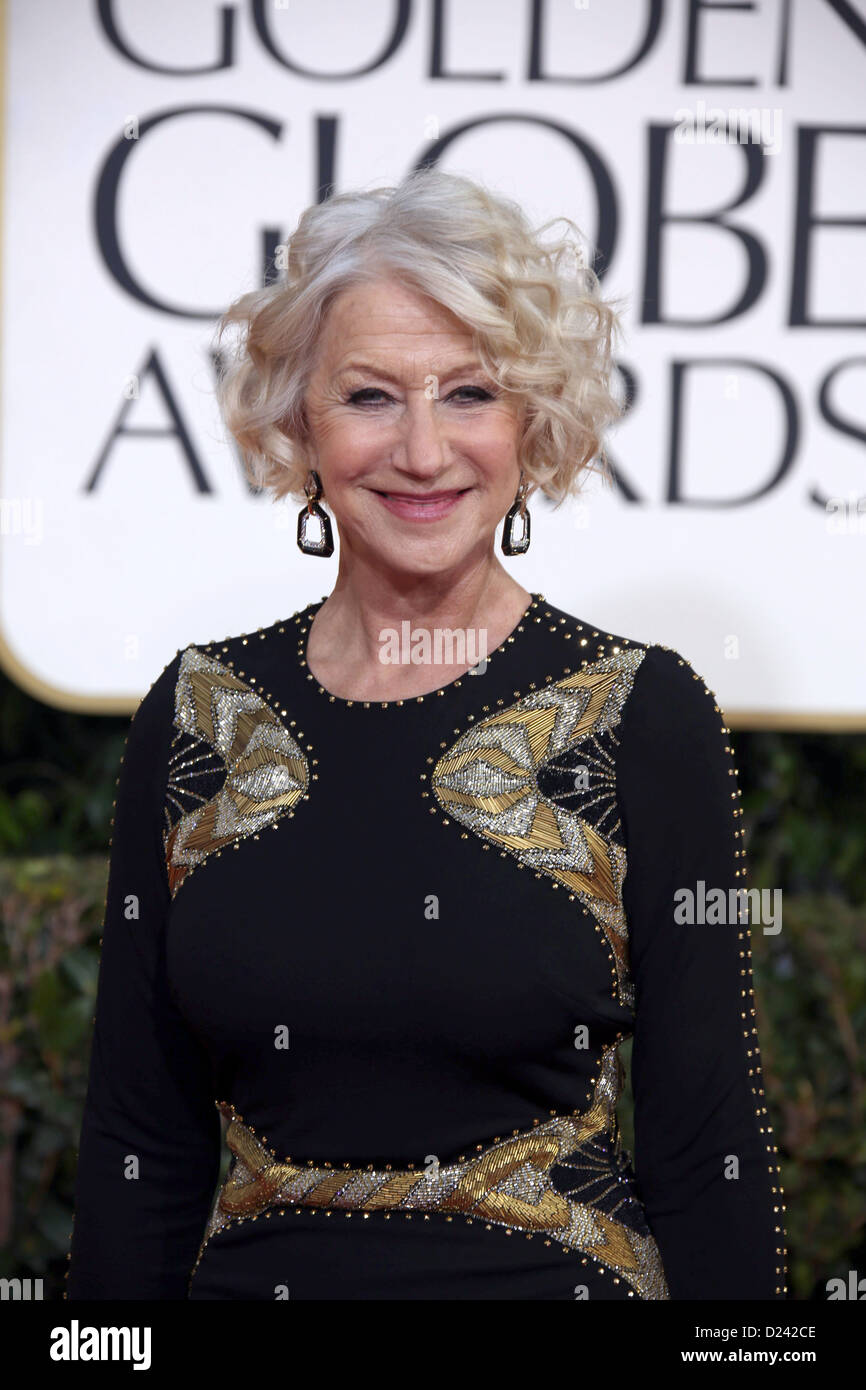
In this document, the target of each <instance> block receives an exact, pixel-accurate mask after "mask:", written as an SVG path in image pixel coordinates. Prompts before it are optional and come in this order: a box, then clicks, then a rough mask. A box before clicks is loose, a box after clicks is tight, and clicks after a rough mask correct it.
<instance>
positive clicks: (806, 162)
mask: <svg viewBox="0 0 866 1390" xmlns="http://www.w3.org/2000/svg"><path fill="white" fill-rule="evenodd" d="M822 135H866V126H862V125H861V126H844V125H823V126H818V125H811V126H801V127H800V130H799V132H798V137H799V138H798V140H797V203H796V213H795V220H794V251H793V255H792V257H791V303H790V309H789V311H788V323H789V324H790V325H791V327H792V328H804V327H808V328H866V319H843V318H835V319H816V318H813V317H810V316H809V308H808V305H809V263H810V255H811V251H812V241H811V233H812V228H813V227H864V226H866V217H838V216H837V217H818V216H817V214H816V213H815V212H814V211H813V208H812V199H813V197H814V190H815V152H816V150H817V149H818V139H819V137H820V136H822ZM860 157H861V159H862V151H861V155H860Z"/></svg>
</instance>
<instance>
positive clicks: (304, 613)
mask: <svg viewBox="0 0 866 1390" xmlns="http://www.w3.org/2000/svg"><path fill="white" fill-rule="evenodd" d="M327 598H328V595H327V594H323V595H322V597H321V598H320V599H319V601H318V603H311V604H308V605H307V607H306V608H304V609H302V610H301V612H300V613H298V614H297V616H296V617H295V622H296V624H297V625H298V629H299V630H298V646H297V657H298V665H299V666H300V667H301V669H302V670H303V672H304V674H305V675H306V678H307V680H308V681H309V683H310V685H311V686H312V687H313V689H314V690H315V691H317V692H318V693H319V694H320V695H322V696H324V697H325V699H327V700H328V701H329V703H330V704H333V705H346V706H347V707H348V706H350V705H354V706H356V707H357V708H359V709H398V708H403V707H405V706H407V705H421V704H423V703H424V702H425V700H433V699H435V698H436V697H437V696H447V695H449V694H450V693H451V692H452V691H455V690H459V689H460V687H461V686H462V684H463V682H464V680H466V679H469V680H472V679H474V678H473V677H472V676H471V675H470V674H469V671H471V670H473V669H474V668H472V667H470V668H469V671H464V673H463V675H462V676H457V677H456V678H455V679H454V680H452V681H448V682H447V683H446V684H445V685H441V686H439V688H438V690H427V691H425V692H424V694H423V695H404V696H403V697H402V698H401V699H399V700H356V699H353V700H350V699H347V698H346V696H344V695H334V694H332V692H331V691H330V690H328V689H327V687H326V686H324V685H322V684H321V682H320V681H318V680H317V679H316V677H315V676H314V675H313V673H312V671H311V670H310V668H309V666H308V665H307V642H308V641H309V633H310V628H311V627H312V624H313V619H314V618H315V616H316V614H317V613H318V611H319V609H320V608H321V606H322V604H323V603H324V602H325V600H326V599H327ZM544 602H545V599H544V594H537V593H533V594H532V597H531V599H530V602H529V603H528V605H527V607H526V608H525V609H524V611H523V613H522V614H521V616H520V617H519V618H518V620H517V622H516V624H515V625H514V627H513V628H512V629H511V631H510V632H509V634H508V636H507V637H505V638H504V639H503V641H502V642H500V644H499V646H498V647H495V648H494V650H493V651H492V652H488V653H487V656H486V659H487V663H488V665H489V663H490V662H491V661H493V660H494V659H496V658H500V659H501V657H502V655H504V653H505V652H506V651H507V649H508V648H509V646H511V645H513V644H514V643H515V642H516V641H517V640H518V637H519V636H520V634H521V633H522V632H523V631H524V629H525V626H526V623H527V622H528V621H529V619H530V618H531V617H532V616H533V613H534V610H535V609H536V608H538V607H539V605H540V604H542V603H544Z"/></svg>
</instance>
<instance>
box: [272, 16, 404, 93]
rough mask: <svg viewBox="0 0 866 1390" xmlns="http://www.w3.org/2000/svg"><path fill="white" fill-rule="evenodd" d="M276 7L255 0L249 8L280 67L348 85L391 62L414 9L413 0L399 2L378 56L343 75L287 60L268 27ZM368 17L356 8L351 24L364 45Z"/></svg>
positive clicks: (342, 73)
mask: <svg viewBox="0 0 866 1390" xmlns="http://www.w3.org/2000/svg"><path fill="white" fill-rule="evenodd" d="M289 3H290V4H295V3H297V0H289ZM273 8H274V6H273V0H269V3H268V4H267V5H266V4H265V0H252V4H251V5H250V13H251V15H252V20H253V25H254V26H255V31H256V33H257V34H258V36H259V38H260V40H261V42H262V47H263V48H264V49H266V50H267V52H268V53H270V55H271V57H272V58H273V59H275V61H276V62H278V63H279V64H280V67H283V68H288V70H289V72H294V73H297V74H298V76H299V77H314V78H316V80H317V81H319V82H345V81H347V80H348V79H349V78H352V77H365V76H366V75H367V74H368V73H371V72H375V71H376V70H377V68H382V67H384V66H385V64H386V63H388V62H390V60H391V58H392V57H393V56H394V54H395V53H396V52H397V49H398V48H399V47H400V45H401V44H402V42H403V39H404V38H405V36H406V30H407V29H408V27H409V16H410V14H411V9H412V7H411V4H410V0H396V12H395V15H394V23H393V25H392V28H391V36H390V38H389V39H388V40H387V42H386V43H385V47H384V48H383V49H382V51H381V53H379V55H378V56H377V57H375V58H371V59H370V61H369V62H367V63H364V64H363V65H362V66H361V67H357V68H348V69H347V70H345V71H344V72H315V71H314V70H313V69H312V68H302V67H301V65H300V63H295V62H293V61H292V59H291V58H288V57H287V56H286V55H285V53H283V52H281V50H280V49H279V48H277V45H276V43H275V42H274V38H273V36H272V34H271V31H270V29H269V28H268V21H267V13H268V11H270V10H273ZM359 15H363V16H364V22H363V23H357V22H356V17H357V16H359ZM369 18H370V11H369V9H368V8H367V6H357V7H353V15H352V23H353V25H354V29H355V32H356V33H357V35H358V38H359V39H360V40H361V41H362V42H364V41H365V30H366V29H367V27H368V23H369Z"/></svg>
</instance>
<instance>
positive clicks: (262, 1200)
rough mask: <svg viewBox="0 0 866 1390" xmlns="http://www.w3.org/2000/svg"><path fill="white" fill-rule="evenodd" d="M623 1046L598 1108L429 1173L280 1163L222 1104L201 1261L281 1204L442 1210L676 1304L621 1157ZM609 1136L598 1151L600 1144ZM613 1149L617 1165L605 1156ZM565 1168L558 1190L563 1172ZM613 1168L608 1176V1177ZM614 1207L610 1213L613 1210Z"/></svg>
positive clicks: (612, 1054)
mask: <svg viewBox="0 0 866 1390" xmlns="http://www.w3.org/2000/svg"><path fill="white" fill-rule="evenodd" d="M617 1046H618V1044H612V1045H609V1046H607V1047H605V1048H603V1049H602V1055H601V1059H600V1062H599V1068H598V1076H597V1078H596V1079H595V1082H594V1089H593V1094H592V1101H591V1104H590V1106H589V1108H588V1109H586V1110H584V1111H582V1112H581V1111H575V1112H574V1114H573V1115H554V1116H553V1118H552V1119H550V1120H547V1121H545V1122H544V1123H543V1124H537V1125H536V1127H534V1128H533V1129H531V1130H527V1131H523V1132H520V1131H515V1133H514V1134H513V1136H512V1137H511V1138H509V1139H503V1140H499V1141H495V1142H494V1143H493V1144H491V1145H489V1146H488V1147H486V1148H484V1147H482V1146H481V1145H479V1146H478V1148H479V1150H480V1152H478V1154H477V1156H476V1157H474V1158H470V1159H461V1160H460V1161H458V1162H456V1163H451V1164H447V1165H443V1166H435V1167H433V1168H430V1169H425V1170H422V1171H419V1170H417V1169H415V1168H403V1169H400V1168H396V1169H395V1168H394V1167H392V1166H390V1165H389V1166H388V1167H387V1168H379V1169H375V1168H372V1167H369V1168H352V1167H350V1166H349V1165H348V1164H347V1165H345V1166H344V1167H339V1166H334V1165H332V1164H320V1165H313V1164H300V1163H292V1162H290V1161H288V1160H287V1161H285V1162H281V1161H280V1160H279V1159H277V1157H276V1155H275V1154H274V1153H273V1151H272V1150H270V1149H267V1148H266V1147H265V1145H264V1144H263V1143H262V1142H261V1140H259V1139H258V1138H257V1136H256V1134H255V1133H254V1131H253V1130H252V1129H251V1128H249V1127H248V1126H246V1125H245V1124H244V1123H243V1122H242V1120H241V1117H240V1116H239V1115H238V1114H237V1113H236V1112H235V1110H234V1107H233V1106H232V1105H230V1104H228V1103H227V1102H218V1105H219V1109H220V1110H221V1112H222V1113H223V1114H224V1115H225V1116H226V1118H227V1119H228V1121H229V1127H228V1132H227V1135H226V1142H227V1144H228V1146H229V1148H230V1149H231V1151H232V1154H233V1155H234V1158H233V1162H232V1166H231V1169H230V1171H229V1173H228V1175H227V1177H226V1179H225V1182H224V1183H223V1185H222V1188H221V1189H220V1192H219V1195H218V1197H217V1200H216V1202H215V1204H214V1207H213V1211H212V1213H211V1217H210V1220H209V1221H208V1225H207V1228H206V1231H205V1235H204V1239H203V1241H202V1244H201V1248H200V1250H199V1255H198V1259H197V1260H196V1264H195V1267H194V1269H193V1274H194V1273H195V1269H197V1268H198V1265H199V1262H200V1260H201V1257H202V1253H203V1251H204V1248H205V1246H206V1244H207V1242H208V1241H209V1240H210V1238H211V1237H212V1236H213V1235H215V1234H216V1233H217V1232H218V1231H221V1230H224V1229H225V1228H226V1227H228V1226H230V1225H232V1224H234V1223H236V1222H237V1221H242V1220H249V1219H253V1220H255V1219H256V1218H257V1217H259V1216H260V1215H262V1214H263V1213H265V1212H269V1211H270V1210H271V1209H273V1208H282V1207H285V1206H287V1205H292V1206H294V1207H296V1208H297V1209H298V1210H301V1209H304V1208H306V1209H308V1210H312V1211H316V1210H327V1211H328V1213H329V1214H330V1212H331V1211H342V1212H344V1213H346V1214H347V1215H348V1214H350V1213H351V1212H353V1211H357V1212H364V1213H371V1212H384V1213H387V1212H402V1213H404V1214H405V1215H407V1216H408V1215H410V1214H412V1213H421V1214H424V1213H430V1212H440V1213H443V1214H445V1215H448V1216H451V1215H459V1216H464V1217H467V1218H469V1219H472V1220H478V1221H484V1222H485V1223H487V1224H488V1225H495V1226H502V1227H505V1228H506V1229H507V1230H508V1231H509V1232H511V1231H523V1232H526V1233H528V1234H543V1235H546V1236H548V1237H550V1238H552V1239H554V1240H557V1241H559V1242H560V1244H561V1245H562V1246H563V1249H564V1250H566V1251H574V1252H576V1253H578V1254H585V1255H588V1256H590V1257H591V1258H592V1259H594V1260H595V1261H596V1262H597V1263H598V1264H599V1265H600V1266H601V1267H602V1269H603V1270H604V1269H607V1270H609V1271H612V1272H613V1273H614V1274H615V1275H616V1276H617V1277H618V1278H621V1279H622V1280H624V1281H625V1282H626V1283H628V1284H629V1286H630V1287H631V1288H632V1289H633V1290H634V1291H635V1292H636V1293H637V1295H638V1297H640V1298H644V1299H667V1298H669V1297H670V1294H669V1291H668V1288H667V1283H666V1280H665V1276H664V1271H663V1269H662V1264H661V1259H660V1256H659V1252H658V1248H657V1246H656V1243H655V1240H654V1238H653V1236H652V1234H651V1232H650V1231H649V1227H648V1226H647V1225H646V1220H645V1217H644V1215H643V1211H642V1208H641V1207H640V1204H639V1203H638V1202H637V1200H636V1199H635V1197H634V1196H633V1194H632V1193H631V1191H630V1189H629V1178H628V1175H627V1173H626V1171H625V1168H624V1165H623V1163H622V1159H621V1151H620V1142H619V1131H618V1128H617V1123H616V1104H617V1100H618V1098H619V1094H620V1091H621V1088H622V1079H623V1068H622V1063H621V1061H620V1058H619V1054H618V1051H617ZM600 1138H601V1139H603V1140H606V1141H608V1143H607V1144H602V1146H601V1150H599V1146H598V1140H599V1139H600ZM611 1150H613V1151H614V1152H615V1158H610V1157H605V1158H603V1159H602V1158H601V1157H600V1153H601V1152H603V1153H604V1154H605V1155H607V1154H608V1153H609V1152H610V1151H611ZM555 1168H558V1169H559V1170H560V1175H561V1176H560V1178H559V1180H558V1182H557V1183H556V1184H555V1183H554V1180H553V1170H554V1169H555ZM568 1170H574V1171H576V1172H578V1173H581V1172H584V1171H589V1172H590V1174H591V1177H590V1179H589V1181H583V1182H582V1183H578V1184H577V1186H576V1188H575V1189H574V1190H578V1191H582V1192H583V1193H584V1194H586V1193H587V1192H588V1191H592V1189H593V1187H595V1188H600V1189H601V1191H600V1192H599V1193H598V1195H597V1196H596V1197H593V1198H592V1199H591V1200H586V1201H578V1200H576V1199H575V1197H574V1196H573V1195H572V1193H571V1192H570V1191H568V1190H563V1188H562V1186H561V1182H562V1180H563V1179H564V1180H565V1181H569V1180H570V1179H569V1177H568ZM602 1173H603V1178H601V1177H600V1175H601V1174H602ZM605 1208H607V1210H605Z"/></svg>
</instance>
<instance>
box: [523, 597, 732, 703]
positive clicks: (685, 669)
mask: <svg viewBox="0 0 866 1390" xmlns="http://www.w3.org/2000/svg"><path fill="white" fill-rule="evenodd" d="M539 597H540V599H541V602H540V603H539V604H538V606H537V608H536V609H535V621H536V622H537V623H542V624H546V625H547V630H548V632H549V634H550V637H551V640H552V641H564V642H567V643H569V646H571V645H572V644H574V651H576V652H578V653H579V660H578V663H577V665H576V666H575V671H577V670H579V671H581V672H583V673H587V672H589V673H590V674H595V673H598V674H599V675H603V674H604V673H605V672H607V671H609V670H611V669H615V668H619V669H620V670H621V671H622V672H623V676H624V680H625V683H626V685H627V695H628V700H627V702H626V701H624V702H623V704H624V706H625V705H626V704H627V705H628V706H629V707H630V708H631V709H632V711H633V712H637V713H638V714H639V716H640V720H641V722H645V721H650V720H652V722H653V724H654V725H655V726H656V727H659V726H660V725H664V726H665V727H667V728H671V727H672V726H675V725H676V722H677V719H678V718H680V717H681V716H683V715H686V714H692V715H693V714H694V713H695V712H696V711H697V712H701V711H702V710H703V708H704V707H705V706H706V704H707V702H708V701H709V706H710V709H712V710H713V712H714V713H716V714H717V715H721V714H722V710H721V707H720V706H719V704H718V702H717V698H716V693H715V691H714V690H712V689H711V688H710V686H709V685H708V683H707V681H706V680H705V679H704V677H703V675H702V674H701V673H700V672H699V671H698V670H697V669H696V668H695V666H694V665H693V663H692V662H691V661H690V660H689V658H688V657H687V656H686V655H684V654H683V652H681V651H680V650H679V649H678V648H676V647H670V646H668V645H666V644H665V643H664V642H658V641H654V640H652V639H651V638H646V637H639V636H636V635H627V634H625V633H623V632H617V631H613V630H611V629H609V628H607V627H605V626H604V624H602V623H598V622H593V621H592V620H591V619H589V618H586V617H583V616H578V615H577V614H575V613H572V612H570V611H568V610H567V609H564V608H561V607H559V606H558V605H556V604H554V603H551V602H549V601H548V600H547V599H545V598H544V596H543V595H540V596H539Z"/></svg>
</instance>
